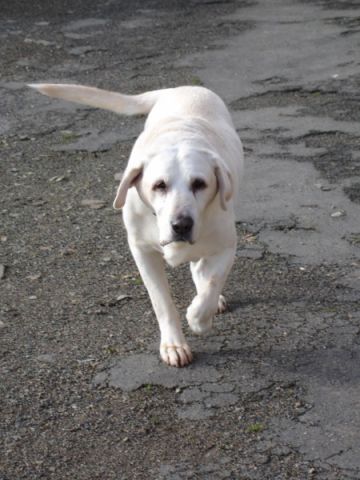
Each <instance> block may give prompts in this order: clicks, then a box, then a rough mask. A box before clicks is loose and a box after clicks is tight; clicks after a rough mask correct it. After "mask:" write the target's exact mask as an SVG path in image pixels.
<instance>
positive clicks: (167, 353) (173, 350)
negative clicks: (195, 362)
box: [160, 343, 193, 367]
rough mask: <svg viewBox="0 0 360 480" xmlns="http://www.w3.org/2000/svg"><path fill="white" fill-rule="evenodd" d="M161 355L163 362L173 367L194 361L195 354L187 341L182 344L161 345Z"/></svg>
mask: <svg viewBox="0 0 360 480" xmlns="http://www.w3.org/2000/svg"><path fill="white" fill-rule="evenodd" d="M160 357H161V359H162V361H163V362H165V363H166V364H167V365H170V366H171V367H185V366H186V365H189V363H191V362H192V359H193V356H192V353H191V350H190V347H189V345H188V344H187V343H183V344H181V345H173V344H164V343H162V344H161V345H160Z"/></svg>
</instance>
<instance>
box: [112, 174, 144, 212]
mask: <svg viewBox="0 0 360 480" xmlns="http://www.w3.org/2000/svg"><path fill="white" fill-rule="evenodd" d="M142 170H143V167H142V166H141V167H131V168H127V169H126V170H125V172H124V176H123V178H122V179H121V182H120V185H119V188H118V189H117V192H116V197H115V200H114V203H113V207H114V208H115V210H119V209H120V208H122V207H123V206H124V205H125V200H126V194H127V191H128V190H129V188H131V187H133V186H134V185H135V184H136V183H137V182H138V181H139V180H140V177H141V175H142Z"/></svg>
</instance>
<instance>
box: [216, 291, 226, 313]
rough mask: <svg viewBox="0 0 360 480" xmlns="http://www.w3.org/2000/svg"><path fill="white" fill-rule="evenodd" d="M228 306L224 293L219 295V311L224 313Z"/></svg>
mask: <svg viewBox="0 0 360 480" xmlns="http://www.w3.org/2000/svg"><path fill="white" fill-rule="evenodd" d="M227 308H228V305H227V301H226V298H225V297H224V295H219V301H218V308H217V313H224V312H226V310H227Z"/></svg>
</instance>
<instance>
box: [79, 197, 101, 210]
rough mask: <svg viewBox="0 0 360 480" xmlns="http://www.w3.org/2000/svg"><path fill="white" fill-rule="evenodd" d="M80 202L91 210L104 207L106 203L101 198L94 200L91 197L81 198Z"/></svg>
mask: <svg viewBox="0 0 360 480" xmlns="http://www.w3.org/2000/svg"><path fill="white" fill-rule="evenodd" d="M80 203H81V205H82V206H83V207H90V208H92V209H93V210H99V209H100V208H104V207H105V206H106V203H105V202H104V201H103V200H96V199H91V198H89V199H84V200H81V202H80Z"/></svg>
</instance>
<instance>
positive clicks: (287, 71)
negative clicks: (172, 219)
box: [0, 0, 360, 480]
mask: <svg viewBox="0 0 360 480" xmlns="http://www.w3.org/2000/svg"><path fill="white" fill-rule="evenodd" d="M0 11H1V13H2V15H1V19H0V38H1V43H0V55H1V59H2V72H1V77H0V90H1V97H0V98H1V100H0V102H1V110H0V112H1V113H0V155H1V164H0V169H1V189H0V196H1V224H0V247H1V248H0V293H1V304H0V376H1V382H0V392H1V393H0V400H1V422H0V449H1V452H2V453H1V456H0V457H1V458H0V479H1V480H13V479H16V480H18V479H22V478H24V479H25V478H26V479H39V478H46V479H62V480H63V479H66V478H69V479H70V478H71V479H73V478H76V479H89V478H91V479H96V478H99V479H116V480H119V479H121V480H123V479H124V480H125V479H134V478H138V479H148V478H156V479H166V480H168V479H169V480H178V479H186V478H201V479H206V480H208V479H214V480H215V479H246V480H247V479H249V480H250V479H261V480H263V479H269V480H270V479H271V480H275V479H277V480H278V479H279V480H280V479H291V480H294V479H299V480H300V479H301V480H302V479H323V480H325V479H326V480H338V479H342V480H350V479H360V433H359V432H360V413H359V412H360V376H359V361H360V343H359V339H360V226H359V225H360V222H359V219H360V214H359V202H360V200H359V199H360V156H359V145H360V130H359V119H360V118H359V117H360V114H359V112H360V110H359V99H360V98H359V86H360V63H359V54H358V51H359V42H360V8H359V5H358V2H356V1H351V0H331V1H325V0H302V1H301V0H296V1H289V0H270V1H265V0H262V1H258V2H255V1H241V0H238V1H236V0H229V1H224V2H221V1H207V0H191V1H180V0H179V1H176V2H175V1H174V2H166V1H165V0H151V1H150V0H149V1H145V2H144V1H142V2H141V1H140V0H139V1H135V2H131V3H130V2H125V1H120V0H117V1H113V0H109V1H107V2H103V3H98V2H91V1H90V2H86V3H85V2H84V1H83V0H77V1H75V2H70V1H65V2H55V1H46V2H45V0H44V1H39V2H36V5H30V4H24V3H23V2H21V1H20V0H14V1H13V2H11V3H6V4H5V3H3V4H2V5H1V7H0ZM36 81H44V82H45V81H59V82H60V81H63V82H65V81H66V82H68V81H69V82H70V81H71V82H77V83H84V84H90V85H96V86H100V87H103V88H108V89H113V90H117V91H122V92H124V93H137V92H141V91H145V90H150V89H157V88H162V87H164V88H165V87H169V86H176V85H183V84H191V85H199V84H203V85H205V86H207V87H209V88H211V89H213V90H215V91H216V92H217V93H218V94H219V95H220V96H222V97H223V98H224V99H225V101H226V102H227V104H228V105H229V107H230V109H231V113H232V115H233V118H234V122H235V125H236V127H237V129H238V131H239V134H240V136H241V138H242V141H243V144H244V148H245V154H246V165H245V167H246V173H245V180H244V182H243V186H242V200H241V204H240V205H239V206H238V209H237V214H238V223H237V229H238V237H239V245H238V250H237V259H236V262H235V265H234V268H233V271H232V273H231V275H230V278H229V281H228V283H227V286H226V292H225V294H226V296H227V299H228V301H229V304H230V310H229V312H227V313H226V314H224V315H222V316H218V317H216V319H215V328H214V331H213V332H212V333H211V334H210V335H208V336H205V337H195V336H193V335H191V334H190V332H187V336H188V338H189V342H190V344H191V346H192V349H193V351H194V352H195V361H194V363H193V364H192V365H191V366H189V367H188V368H185V369H179V370H178V369H171V368H167V367H165V365H163V364H161V363H160V361H159V359H158V354H157V349H158V329H157V326H156V319H155V317H154V314H153V312H152V309H151V305H150V302H149V300H148V297H147V293H146V291H145V289H144V286H143V285H142V282H141V279H140V278H139V275H138V272H137V270H136V267H135V265H134V263H133V261H132V259H131V255H130V253H129V250H128V247H127V244H126V235H125V232H124V228H123V226H122V224H121V215H119V214H118V213H116V212H114V211H113V210H112V208H111V204H112V200H113V196H114V193H115V190H116V186H117V182H118V179H119V176H121V172H122V171H123V170H124V168H125V165H126V161H127V157H128V154H129V151H130V148H131V145H132V143H133V142H134V139H135V138H136V136H137V135H138V133H139V132H140V131H141V127H142V124H143V119H142V118H138V117H134V118H125V117H117V116H116V115H114V114H111V113H108V112H102V111H95V110H92V109H90V108H86V107H83V106H78V105H73V104H68V103H66V102H61V101H55V100H52V99H48V98H45V97H41V96H40V95H36V94H35V93H34V92H32V91H30V90H29V89H27V88H26V87H25V86H24V85H25V84H26V83H31V82H36ZM169 277H170V283H171V286H172V288H173V293H174V298H175V300H176V303H177V305H178V307H179V309H180V311H181V312H182V314H183V316H184V312H185V310H186V307H187V306H188V304H189V302H190V301H191V298H192V296H193V294H194V292H193V286H192V284H191V279H190V274H189V271H188V267H187V266H183V267H180V268H177V269H174V270H171V269H169Z"/></svg>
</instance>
